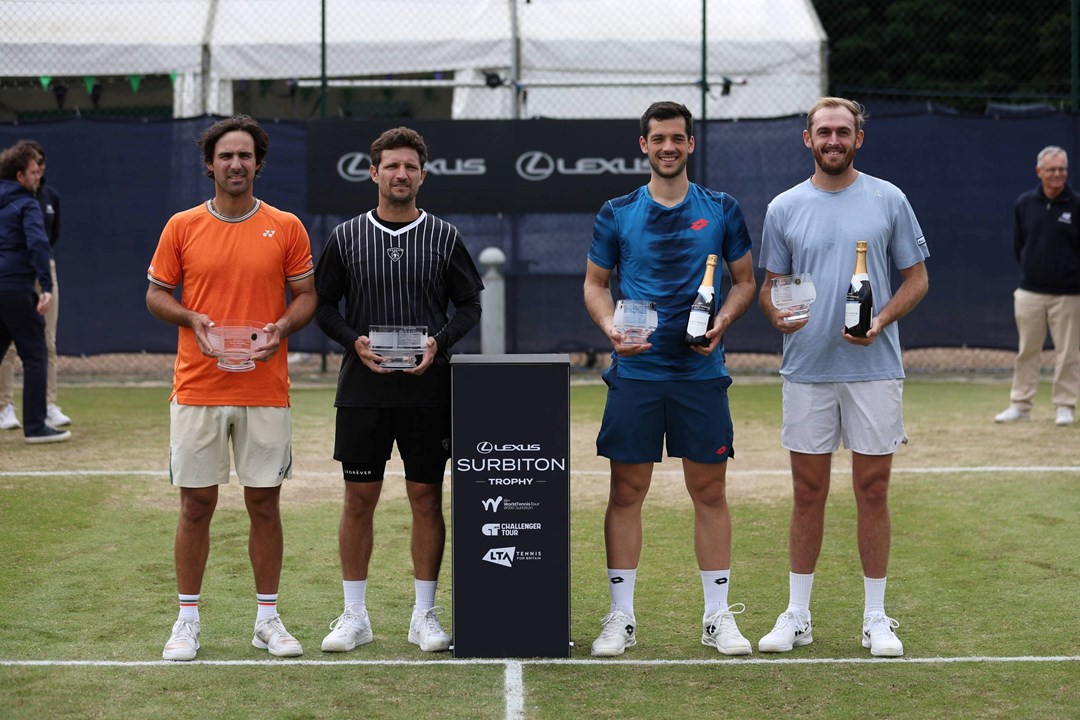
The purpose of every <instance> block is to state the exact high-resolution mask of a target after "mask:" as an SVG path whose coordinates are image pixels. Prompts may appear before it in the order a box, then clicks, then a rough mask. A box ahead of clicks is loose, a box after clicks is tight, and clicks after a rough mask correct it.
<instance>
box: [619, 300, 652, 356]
mask: <svg viewBox="0 0 1080 720" xmlns="http://www.w3.org/2000/svg"><path fill="white" fill-rule="evenodd" d="M614 320H615V330H616V331H618V332H619V333H621V334H622V336H623V342H624V343H625V344H627V345H644V344H645V343H647V342H649V335H652V332H653V330H655V329H656V303H655V302H653V301H652V300H619V301H618V302H616V303H615V318H614Z"/></svg>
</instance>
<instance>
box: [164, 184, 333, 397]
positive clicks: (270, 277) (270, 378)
mask: <svg viewBox="0 0 1080 720" xmlns="http://www.w3.org/2000/svg"><path fill="white" fill-rule="evenodd" d="M314 272H315V270H314V265H313V263H312V260H311V242H310V240H309V239H308V234H307V230H305V229H304V225H303V224H302V223H301V222H300V219H299V218H297V217H296V216H295V215H293V214H292V213H288V212H284V211H282V210H278V209H277V208H274V207H271V206H270V205H267V204H266V203H264V202H262V201H260V200H256V201H255V206H254V207H253V208H252V209H251V212H249V213H247V214H246V215H243V216H242V217H238V218H228V217H225V216H223V215H219V214H217V213H215V212H214V211H213V209H212V207H211V205H210V202H209V201H207V202H206V203H203V204H202V205H199V206H197V207H194V208H192V209H190V210H185V211H184V212H180V213H177V214H176V215H173V216H172V218H170V219H169V222H168V224H166V225H165V229H164V230H163V231H162V233H161V239H160V240H159V241H158V246H157V250H156V251H155V252H154V258H153V260H151V262H150V269H149V270H148V271H147V274H146V276H147V278H148V279H149V280H150V282H152V283H155V284H157V285H160V286H161V287H164V288H167V289H168V290H170V291H173V290H175V289H176V288H177V287H180V288H181V294H180V304H182V305H183V306H184V307H186V308H188V309H189V310H194V311H195V312H198V313H203V314H205V315H208V316H209V317H210V319H211V320H213V321H214V322H215V323H220V322H222V321H224V320H226V319H229V320H253V321H256V322H257V323H259V324H265V323H271V322H275V321H277V320H278V318H280V317H281V316H282V315H283V314H284V313H285V305H286V293H285V291H286V286H287V283H289V282H292V281H295V280H301V279H303V278H306V277H307V276H309V275H311V274H313V273H314ZM179 330H180V332H179V339H178V342H177V351H176V366H175V369H174V372H173V393H172V396H171V397H170V400H172V399H175V400H176V402H178V403H179V404H181V405H246V406H259V407H288V405H289V367H288V347H287V346H286V341H285V340H282V341H281V348H280V349H279V350H278V351H277V353H275V354H274V356H273V357H272V358H270V359H269V360H268V361H266V362H256V363H255V369H254V370H251V371H249V372H227V371H224V370H221V369H219V368H218V366H217V359H216V358H212V357H207V356H205V355H203V354H202V352H201V351H200V350H199V345H198V343H197V342H196V341H195V332H194V331H193V330H192V329H191V328H187V327H181V328H180V329H179Z"/></svg>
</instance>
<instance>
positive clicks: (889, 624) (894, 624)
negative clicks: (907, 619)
mask: <svg viewBox="0 0 1080 720" xmlns="http://www.w3.org/2000/svg"><path fill="white" fill-rule="evenodd" d="M882 623H884V624H885V627H886V628H888V629H889V630H895V629H896V628H898V627H900V621H899V620H895V619H893V618H891V617H889V616H888V615H886V614H885V613H874V614H873V615H871V616H870V617H868V618H867V619H866V629H867V631H868V632H872V631H873V630H874V628H875V626H877V625H880V624H882Z"/></svg>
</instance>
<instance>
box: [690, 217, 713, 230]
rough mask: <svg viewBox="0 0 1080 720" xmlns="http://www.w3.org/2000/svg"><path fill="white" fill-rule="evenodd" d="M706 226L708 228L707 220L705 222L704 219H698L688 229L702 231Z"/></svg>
mask: <svg viewBox="0 0 1080 720" xmlns="http://www.w3.org/2000/svg"><path fill="white" fill-rule="evenodd" d="M708 226H709V221H708V220H706V219H705V218H699V219H697V220H695V221H694V224H693V225H691V226H690V227H691V228H693V229H694V230H704V229H705V228H707V227H708Z"/></svg>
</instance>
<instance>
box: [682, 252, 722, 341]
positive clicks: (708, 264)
mask: <svg viewBox="0 0 1080 720" xmlns="http://www.w3.org/2000/svg"><path fill="white" fill-rule="evenodd" d="M716 261H717V257H716V255H710V256H709V257H707V258H705V277H703V278H702V279H701V287H699V288H698V291H697V296H696V297H695V298H694V304H693V305H691V306H690V320H689V322H687V323H686V343H687V344H688V345H699V346H701V347H705V346H706V345H708V344H709V339H708V338H707V337H705V332H706V331H707V330H708V329H709V328H711V327H712V325H713V319H714V318H715V317H716V298H715V297H714V295H715V292H716V291H715V289H714V288H713V276H714V275H715V273H716Z"/></svg>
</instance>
